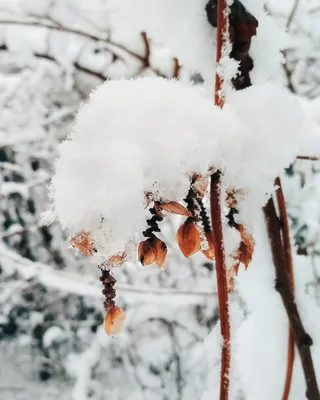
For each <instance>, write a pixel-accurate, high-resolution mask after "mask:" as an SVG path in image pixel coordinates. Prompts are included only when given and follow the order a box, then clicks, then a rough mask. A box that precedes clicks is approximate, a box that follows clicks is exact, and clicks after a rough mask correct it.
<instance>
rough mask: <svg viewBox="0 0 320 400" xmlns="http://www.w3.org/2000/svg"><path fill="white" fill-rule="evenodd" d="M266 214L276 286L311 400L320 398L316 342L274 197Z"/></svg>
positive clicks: (265, 208) (319, 399) (268, 204)
mask: <svg viewBox="0 0 320 400" xmlns="http://www.w3.org/2000/svg"><path fill="white" fill-rule="evenodd" d="M264 214H265V219H266V225H267V230H268V234H269V240H270V246H271V251H272V257H273V263H274V266H275V272H276V289H277V290H278V292H279V294H280V296H281V298H282V301H283V304H284V307H285V309H286V312H287V315H288V318H289V322H290V327H291V331H292V334H293V338H294V341H295V343H296V346H297V348H298V351H299V354H300V358H301V364H302V368H303V372H304V377H305V380H306V385H307V393H306V397H307V398H308V399H309V400H320V394H319V389H318V384H317V380H316V375H315V371H314V366H313V361H312V357H311V351H310V346H311V345H312V343H313V342H312V339H311V337H310V336H309V335H308V333H307V332H306V331H305V329H304V327H303V324H302V321H301V317H300V314H299V311H298V308H297V305H296V303H295V299H294V293H293V290H292V287H291V282H290V275H289V271H288V270H287V268H286V256H285V252H284V249H283V244H282V240H281V224H280V220H279V218H278V217H277V214H276V210H275V206H274V202H273V199H272V198H270V199H269V201H268V203H267V204H266V206H265V207H264Z"/></svg>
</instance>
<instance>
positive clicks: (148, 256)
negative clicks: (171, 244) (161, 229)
mask: <svg viewBox="0 0 320 400" xmlns="http://www.w3.org/2000/svg"><path fill="white" fill-rule="evenodd" d="M166 256H167V246H166V244H165V243H164V242H163V241H162V240H160V239H158V238H157V237H156V236H155V235H153V236H152V237H150V238H149V239H147V240H144V241H143V242H141V243H140V244H139V249H138V258H139V261H140V262H141V264H142V265H150V264H152V263H154V262H156V264H157V265H158V266H159V267H162V266H163V264H164V262H165V260H166Z"/></svg>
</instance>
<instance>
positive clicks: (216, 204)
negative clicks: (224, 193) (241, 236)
mask: <svg viewBox="0 0 320 400" xmlns="http://www.w3.org/2000/svg"><path fill="white" fill-rule="evenodd" d="M220 178H221V175H220V172H219V171H218V172H216V173H215V174H213V175H212V176H211V187H210V211H211V221H212V234H213V235H212V236H213V244H214V253H215V261H216V274H217V288H218V301H219V314H220V330H221V335H222V337H223V344H222V354H221V373H220V377H221V380H220V400H228V397H229V393H228V392H229V372H230V361H231V354H230V352H231V345H230V320H229V303H228V279H227V267H226V263H225V254H224V244H223V234H222V221H221V204H220V188H221V180H220Z"/></svg>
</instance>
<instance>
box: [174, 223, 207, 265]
mask: <svg viewBox="0 0 320 400" xmlns="http://www.w3.org/2000/svg"><path fill="white" fill-rule="evenodd" d="M176 240H177V242H178V245H179V247H180V250H181V251H182V253H183V255H184V256H185V257H190V256H192V255H193V254H195V253H196V252H197V251H199V250H200V247H201V239H200V233H199V231H198V229H197V227H196V224H195V223H194V221H193V218H188V219H187V220H186V221H185V222H184V224H183V225H181V226H180V228H179V229H178V232H177V235H176Z"/></svg>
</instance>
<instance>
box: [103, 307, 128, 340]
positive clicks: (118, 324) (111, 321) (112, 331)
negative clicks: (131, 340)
mask: <svg viewBox="0 0 320 400" xmlns="http://www.w3.org/2000/svg"><path fill="white" fill-rule="evenodd" d="M125 319H126V313H125V312H124V311H123V310H122V308H120V307H118V306H114V307H112V308H111V309H110V310H109V311H108V312H107V314H106V317H105V319H104V323H103V327H104V330H105V332H106V334H107V335H118V334H119V333H121V331H122V327H123V324H124V321H125Z"/></svg>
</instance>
